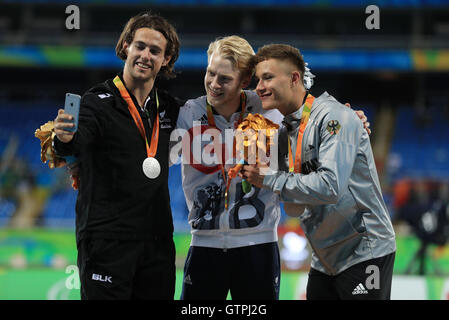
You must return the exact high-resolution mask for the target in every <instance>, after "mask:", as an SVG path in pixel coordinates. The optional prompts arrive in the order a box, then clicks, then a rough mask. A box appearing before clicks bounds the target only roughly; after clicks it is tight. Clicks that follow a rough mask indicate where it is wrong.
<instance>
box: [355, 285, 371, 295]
mask: <svg viewBox="0 0 449 320" xmlns="http://www.w3.org/2000/svg"><path fill="white" fill-rule="evenodd" d="M356 294H368V290H366V289H365V287H364V286H363V284H361V283H359V285H358V286H357V287H355V288H354V290H353V291H352V295H356Z"/></svg>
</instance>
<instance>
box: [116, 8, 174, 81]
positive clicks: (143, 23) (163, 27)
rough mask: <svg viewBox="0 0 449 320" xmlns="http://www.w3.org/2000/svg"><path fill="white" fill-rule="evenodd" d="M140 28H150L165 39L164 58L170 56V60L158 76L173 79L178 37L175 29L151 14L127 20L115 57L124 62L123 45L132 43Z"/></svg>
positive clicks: (141, 14)
mask: <svg viewBox="0 0 449 320" xmlns="http://www.w3.org/2000/svg"><path fill="white" fill-rule="evenodd" d="M140 28H150V29H153V30H156V31H159V32H160V33H162V35H163V36H164V37H165V39H167V47H166V48H165V56H166V57H167V56H170V57H171V59H170V61H169V63H168V64H167V65H166V66H164V67H162V68H161V70H160V72H159V74H160V75H161V76H163V77H165V78H168V79H169V78H174V77H175V76H176V74H175V72H174V70H173V69H174V65H175V62H176V60H177V59H178V57H179V47H180V43H179V37H178V34H177V33H176V29H175V27H174V26H173V25H171V24H170V23H169V22H168V21H167V20H166V19H165V18H163V17H161V16H160V15H157V14H153V13H151V12H143V13H140V14H138V15H136V16H134V17H132V18H131V19H129V21H128V22H127V23H126V26H125V28H124V29H123V31H122V34H121V35H120V38H119V40H118V42H117V45H116V47H115V53H116V55H117V57H119V58H120V59H122V60H126V58H127V54H126V51H125V50H124V49H123V44H124V43H125V42H126V43H128V44H130V43H132V42H133V39H134V35H135V33H136V30H138V29H140Z"/></svg>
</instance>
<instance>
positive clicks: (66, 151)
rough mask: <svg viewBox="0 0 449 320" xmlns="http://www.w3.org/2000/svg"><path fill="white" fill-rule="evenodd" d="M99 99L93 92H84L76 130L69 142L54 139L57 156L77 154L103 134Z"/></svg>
mask: <svg viewBox="0 0 449 320" xmlns="http://www.w3.org/2000/svg"><path fill="white" fill-rule="evenodd" d="M101 103H102V102H101V101H100V99H99V98H98V97H97V95H95V94H93V93H87V94H85V95H84V96H83V97H82V99H81V104H80V112H79V119H78V130H77V131H76V133H75V135H74V136H73V139H72V140H71V141H70V142H69V143H63V142H61V141H60V140H59V139H58V138H57V137H55V139H54V148H55V151H56V153H57V154H58V155H59V156H62V157H64V156H78V155H80V154H81V153H82V152H83V150H85V148H86V147H87V146H89V145H91V144H93V143H94V142H95V141H96V140H97V139H98V138H99V137H101V136H102V135H103V129H102V127H101V125H100V124H101V112H100V109H101Z"/></svg>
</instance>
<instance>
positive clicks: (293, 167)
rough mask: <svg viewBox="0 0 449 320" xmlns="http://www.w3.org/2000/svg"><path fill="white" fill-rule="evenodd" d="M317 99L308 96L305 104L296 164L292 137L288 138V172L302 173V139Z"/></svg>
mask: <svg viewBox="0 0 449 320" xmlns="http://www.w3.org/2000/svg"><path fill="white" fill-rule="evenodd" d="M314 100H315V97H314V96H312V95H311V94H308V95H307V98H306V102H305V103H304V109H303V110H302V114H301V122H300V124H299V132H298V140H297V143H296V154H295V162H293V152H292V148H291V144H290V137H287V141H288V169H289V170H288V171H289V172H296V173H301V153H302V137H303V136H304V131H305V130H306V126H307V122H309V118H310V112H311V111H312V104H313V101H314Z"/></svg>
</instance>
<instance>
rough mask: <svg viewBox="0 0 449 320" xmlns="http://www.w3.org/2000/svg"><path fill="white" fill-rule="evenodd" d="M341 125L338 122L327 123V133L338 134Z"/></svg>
mask: <svg viewBox="0 0 449 320" xmlns="http://www.w3.org/2000/svg"><path fill="white" fill-rule="evenodd" d="M340 128H341V125H340V123H339V122H338V120H331V121H329V122H328V123H327V128H326V129H327V131H328V132H329V133H330V134H331V135H334V134H337V133H338V131H340Z"/></svg>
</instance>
